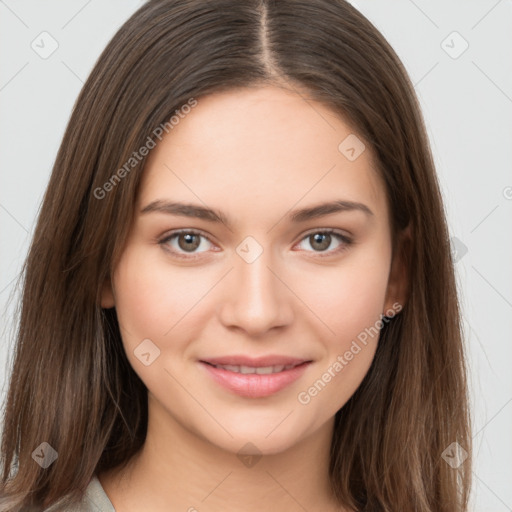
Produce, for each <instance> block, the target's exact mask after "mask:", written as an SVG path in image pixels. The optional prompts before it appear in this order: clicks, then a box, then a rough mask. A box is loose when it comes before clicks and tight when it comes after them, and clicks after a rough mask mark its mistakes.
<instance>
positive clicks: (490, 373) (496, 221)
mask: <svg viewBox="0 0 512 512" xmlns="http://www.w3.org/2000/svg"><path fill="white" fill-rule="evenodd" d="M352 3H353V4H354V5H355V6H356V7H357V8H358V9H359V10H360V11H361V12H363V14H365V15H366V16H367V17H368V18H369V19H370V20H371V21H372V22H373V23H374V24H375V25H376V26H377V27H378V28H379V29H380V30H381V31H382V32H383V34H384V35H385V36H386V37H387V39H388V40H389V42H390V43H391V45H392V46H393V47H394V48H395V50H396V52H397V53H398V55H399V56H400V58H401V59H402V61H403V62H404V64H405V66H406V68H407V70H408V71H409V73H410V76H411V78H412V81H413V83H414V84H415V88H416V91H417V94H418V96H419V98H420V101H421V104H422V108H423V112H424V116H425V119H426V122H427V126H428V130H429V136H430V140H431V144H432V149H433V152H434V156H435V160H436V165H437V170H438V173H439V177H440V181H441V185H442V189H443V194H444V199H445V205H446V210H447V215H448V220H449V225H450V230H451V235H452V237H455V238H456V239H457V240H456V241H455V238H453V240H454V247H456V248H457V249H458V257H459V258H460V260H459V261H458V263H457V274H458V281H459V285H460V297H461V302H462V307H463V311H464V324H465V327H466V329H467V346H468V352H469V358H470V365H471V388H472V389H471V394H472V402H473V416H474V443H475V446H474V456H475V469H474V474H473V477H474V490H473V503H472V507H471V510H475V511H478V512H487V511H488V512H502V511H510V510H512V486H511V485H510V484H511V482H512V479H511V476H512V428H511V427H512V403H511V401H512V372H511V371H510V365H511V362H512V337H511V332H512V286H511V285H512V265H511V262H512V241H511V236H510V235H511V233H512V231H511V224H512V123H511V119H512V30H511V28H512V1H511V0H501V1H496V0H479V1H476V0H469V1H468V0H465V1H460V0H459V1H452V2H446V1H441V0H436V1H427V0H414V1H413V0H396V1H393V2H383V1H380V2H375V1H371V0H354V1H353V2H352ZM141 4H142V2H141V1H139V0H110V1H108V2H106V1H100V0H88V1H87V0H68V1H66V2H64V1H60V2H59V1H56V0H46V1H44V2H41V1H37V0H25V1H22V0H0V63H1V64H0V109H1V117H0V151H1V160H0V163H1V167H0V168H1V179H0V236H1V245H0V311H1V312H2V316H1V322H2V324H1V329H0V333H1V335H2V338H1V346H0V385H1V386H2V388H1V389H2V394H1V395H0V399H1V402H2V403H3V402H4V400H5V392H6V376H7V374H8V372H9V366H8V364H9V362H10V360H9V356H10V354H11V353H12V352H11V350H12V337H11V331H12V325H11V318H12V312H13V307H14V304H15V300H16V295H15V294H14V293H13V291H14V288H13V284H14V280H15V278H16V276H17V275H18V273H19V270H20V267H21V264H22V261H23V258H24V257H25V255H26V251H27V249H28V244H29V241H30V238H31V235H32V232H33V229H34V223H35V219H36V215H37V211H38V208H39V206H40V202H41V199H42V196H43V193H44V189H45V187H46V184H47V181H48V178H49V173H50V170H51V168H52V165H53V162H54V159H55V156H56V152H57V149H58V147H59V144H60V140H61V138H62V135H63V132H64V129H65V126H66V123H67V121H68V119H69V115H70V112H71V108H72V106H73V103H74V101H75V99H76V97H77V95H78V92H79V90H80V88H81V87H82V84H83V82H84V80H85V78H86V77H87V75H88V74H89V72H90V70H91V68H92V66H93V65H94V63H95V61H96V59H97V57H98V56H99V54H100V52H101V51H102V49H103V48H104V46H105V45H106V43H107V42H108V41H109V40H110V38H111V37H112V36H113V34H114V33H115V31H116V30H117V29H118V28H119V27H120V26H121V25H122V23H123V22H124V21H125V20H126V19H127V18H128V17H129V16H130V15H131V13H132V12H134V11H135V10H136V9H137V8H138V7H139V6H140V5H141ZM44 31H46V32H48V33H49V34H50V35H51V38H53V39H55V41H56V42H57V43H58V48H57V49H56V50H55V52H54V53H53V54H52V55H50V56H49V57H48V58H46V59H43V58H41V57H40V56H39V55H38V53H36V51H34V50H33V49H32V47H31V44H33V45H34V46H36V45H38V47H39V48H40V49H39V51H40V52H42V51H43V45H44V49H46V50H48V49H51V43H52V41H51V39H50V38H49V36H44V35H43V36H40V34H41V33H42V32H44ZM454 31H456V32H458V33H459V34H460V36H461V37H459V36H458V35H453V32H454ZM42 38H46V39H44V41H42ZM462 38H463V39H462ZM464 40H465V41H467V43H468V44H469V47H468V49H467V50H466V51H465V52H464V53H462V54H461V55H458V53H460V51H461V50H462V49H463V48H464V45H465V43H464ZM33 41H34V43H32V42H33ZM443 41H444V42H443ZM36 47H37V46H36ZM449 53H451V55H450V54H449ZM454 57H457V58H454ZM465 248H467V253H464V251H465V250H466V249H465ZM10 296H11V298H12V300H11V302H10V303H9V302H8V299H9V297H10Z"/></svg>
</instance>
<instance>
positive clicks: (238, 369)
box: [215, 364, 295, 375]
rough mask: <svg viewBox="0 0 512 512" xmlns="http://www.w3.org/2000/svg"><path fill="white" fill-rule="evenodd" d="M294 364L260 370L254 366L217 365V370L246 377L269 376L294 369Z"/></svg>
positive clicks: (261, 367) (265, 367)
mask: <svg viewBox="0 0 512 512" xmlns="http://www.w3.org/2000/svg"><path fill="white" fill-rule="evenodd" d="M294 367H295V365H294V364H288V365H286V366H285V365H282V364H279V365H275V366H260V367H258V368H255V367H252V366H243V365H241V366H236V365H231V364H225V365H221V364H218V365H215V368H222V369H223V370H228V371H230V372H235V373H242V374H244V375H247V374H253V373H257V374H258V375H269V374H271V373H279V372H282V371H283V370H290V369H291V368H294Z"/></svg>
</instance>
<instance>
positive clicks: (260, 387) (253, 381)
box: [199, 358, 313, 398]
mask: <svg viewBox="0 0 512 512" xmlns="http://www.w3.org/2000/svg"><path fill="white" fill-rule="evenodd" d="M281 359H282V358H281ZM222 362H223V363H224V361H222ZM229 362H230V363H232V362H233V360H231V361H229ZM284 362H285V363H288V364H283V363H284ZM312 362H313V361H311V360H304V359H301V360H298V359H295V360H293V361H290V360H289V358H288V361H281V362H280V363H279V364H266V365H265V366H263V365H262V363H261V362H260V363H254V362H252V363H250V364H221V363H220V362H218V360H208V361H204V360H203V361H199V363H200V365H201V366H202V367H203V368H204V369H205V370H206V372H207V373H208V375H209V376H210V377H212V378H213V380H214V382H216V383H217V384H219V385H220V386H221V387H223V388H224V389H227V390H228V391H230V392H232V393H235V394H237V395H239V396H243V397H247V398H264V397H267V396H270V395H273V394H275V393H277V392H278V391H281V390H282V389H284V388H286V387H288V386H289V385H291V384H292V383H293V382H295V381H296V380H297V379H299V378H300V377H301V376H302V375H303V374H304V372H305V371H306V369H307V368H308V367H309V366H310V365H311V364H312Z"/></svg>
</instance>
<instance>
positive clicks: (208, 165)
mask: <svg viewBox="0 0 512 512" xmlns="http://www.w3.org/2000/svg"><path fill="white" fill-rule="evenodd" d="M347 137H349V139H347ZM355 137H356V135H355V134H354V131H353V130H352V129H351V128H350V126H348V125H347V124H346V123H345V122H344V121H343V120H342V119H340V118H339V116H336V115H335V114H334V113H333V112H331V111H330V110H329V109H328V108H326V107H325V106H323V105H321V104H319V103H316V102H312V101H309V102H306V101H304V99H303V98H302V97H301V96H299V95H298V94H296V93H294V92H290V91H285V90H282V89H279V88H273V87H265V88H260V89H243V90H238V91H235V92H233V91H230V92H228V93H222V94H215V95H211V96H207V97H204V98H200V99H199V100H198V104H197V106H196V107H195V108H193V109H192V110H191V112H190V113H188V114H187V115H186V116H183V118H182V119H180V121H179V123H178V124H177V125H175V126H174V128H173V129H172V130H171V131H170V132H169V133H168V134H167V135H166V136H165V137H164V138H163V139H162V141H161V142H160V143H159V144H158V145H157V146H156V148H154V149H152V150H151V153H150V155H149V158H148V160H147V163H146V166H145V169H144V174H143V177H142V183H141V188H140V193H139V197H138V200H137V204H136V213H135V218H134V222H133V226H132V230H131V233H130V236H129V238H128V241H127V244H126V246H125V248H124V252H123V254H122V257H121V259H120V261H119V264H118V265H117V267H116V269H115V272H114V274H113V276H112V280H111V282H112V287H110V286H108V287H106V288H105V291H104V294H103V300H102V306H103V307H112V306H115V308H116V311H117V316H118V320H119V324H120V328H121V333H122V338H123V344H124V348H125V350H126V354H127V357H128V359H129V361H130V363H131V365H132V366H133V368H134V370H135V371H136V372H137V374H138V375H139V376H140V378H141V379H142V381H143V382H144V383H145V384H146V386H147V388H148V392H149V404H150V418H151V415H152V414H157V413H158V415H159V417H160V418H166V419H167V420H169V422H170V424H173V425H177V426H180V427H183V428H185V429H186V431H188V432H191V433H192V434H194V435H196V436H199V437H201V438H202V439H203V440H207V441H209V442H210V443H212V444H214V445H217V446H219V447H222V448H224V449H227V450H230V451H233V452H236V451H237V450H239V449H240V447H241V446H243V445H244V444H245V443H246V442H249V441H250V442H252V443H253V444H254V445H255V446H257V447H258V449H259V450H260V451H261V452H262V453H267V454H269V453H277V452H279V451H281V450H285V449H287V448H290V447H291V446H293V445H295V444H297V443H299V442H301V441H302V440H304V439H306V438H307V437H308V436H311V435H313V434H314V433H315V431H317V430H318V429H320V428H321V427H323V426H325V425H326V424H328V422H330V421H332V420H333V418H334V415H335V413H336V412H337V411H338V410H339V409H340V408H341V407H343V405H344V404H345V403H346V402H347V401H348V399H349V398H350V397H351V396H352V394H353V393H354V392H355V390H356V389H357V388H358V386H359V385H360V383H361V381H362V379H363V377H364V376H365V374H366V373H367V371H368V370H369V367H370V365H371V362H372V359H373V357H374V354H375V350H376V347H377V340H378V335H375V332H376V328H378V327H381V326H382V322H380V320H381V318H382V315H384V314H387V315H388V316H392V313H393V310H394V311H397V310H396V309H394V308H396V302H397V301H399V300H400V296H399V293H398V291H399V289H400V287H399V284H400V283H399V282H398V280H397V279H395V277H394V275H395V273H394V272H393V266H392V260H391V231H390V219H389V212H388V208H387V202H386V195H385V188H384V184H383V182H382V180H381V178H380V177H379V175H378V173H377V171H376V168H375V162H374V160H373V156H372V153H371V148H370V147H369V146H368V145H366V148H365V149H362V148H363V147H362V146H360V144H361V139H356V138H355ZM345 139H347V140H345ZM343 141H345V142H343ZM340 144H341V146H340ZM351 147H352V148H354V150H353V151H351V150H350V148H351ZM121 186H122V185H121ZM178 203H179V204H178ZM326 203H329V204H331V206H325V207H323V208H318V207H319V206H320V205H324V204H326ZM180 205H181V206H180ZM183 205H185V206H183ZM332 205H337V206H336V207H333V206H332ZM393 304H395V306H393ZM390 313H391V314H390ZM369 333H372V334H369ZM214 365H217V367H215V366H214ZM283 365H285V368H283ZM291 366H293V367H291ZM246 372H249V373H246ZM254 372H256V373H254ZM269 372H270V373H269ZM292 412H293V413H292ZM270 433H271V435H270Z"/></svg>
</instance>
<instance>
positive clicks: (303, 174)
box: [1, 0, 471, 512]
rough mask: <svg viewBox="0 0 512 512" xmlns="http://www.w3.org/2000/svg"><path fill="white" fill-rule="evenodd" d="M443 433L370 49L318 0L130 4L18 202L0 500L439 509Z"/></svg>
mask: <svg viewBox="0 0 512 512" xmlns="http://www.w3.org/2000/svg"><path fill="white" fill-rule="evenodd" d="M469 425H470V423H469V413H468V402H467V390H466V367H465V354H464V347H463V344H462V336H461V327H460V320H459V310H458V302H457V293H456V286H455V279H454V270H453V262H452V258H451V253H450V244H449V236H448V230H447V227H446V220H445V216H444V210H443V205H442V201H441V196H440V192H439V186H438V183H437V178H436V174H435V169H434V164H433V160H432V156H431V153H430V148H429V144H428V139H427V136H426V133H425V128H424V124H423V119H422V116H421V112H420V109H419V105H418V102H417V99H416V96H415V94H414V89H413V87H412V85H411V83H410V81H409V79H408V77H407V73H406V71H405V69H404V68H403V66H402V64H401V62H400V60H399V59H398V57H397V56H396V54H395V53H394V51H393V50H392V49H391V47H390V46H389V44H388V43H387V42H386V41H385V39H384V38H383V36H382V35H381V34H380V33H379V32H378V31H377V29H376V28H375V27H374V26H373V25H372V24H371V23H370V22H369V21H368V20H366V19H365V18H364V17H363V16H362V15H361V14H360V13H359V12H358V11H357V10H355V9H354V8H353V7H352V6H350V4H348V3H346V2H344V1H341V0H337V1H327V0H315V1H310V0H308V1H302V0H295V1H291V0H282V1H279V2H272V1H257V0H254V1H247V2H236V1H234V0H220V1H216V2H204V1H197V0H194V1H192V0H189V1H182V2H177V1H176V0H151V1H149V2H148V3H147V4H146V5H144V6H143V7H142V8H141V9H140V10H139V11H137V12H136V13H135V14H134V15H133V16H132V17H131V18H130V19H129V20H128V21H127V22H126V23H125V24H124V25H123V26H122V27H121V29H120V30H119V32H118V33H117V34H116V35H115V36H114V38H113V39H112V41H111V42H110V43H109V45H108V46H107V48H106V49H105V51H104V52H103V54H102V55H101V57H100V59H99V60H98V62H97V64H96V66H95V67H94V69H93V71H92V73H91V75H90V77H89V78H88V80H87V82H86V84H85V85H84V88H83V90H82V92H81V94H80V96H79V98H78V100H77V102H76V105H75V107H74V110H73V113H72V116H71V119H70V122H69V125H68V127H67V130H66V133H65V135H64V138H63V141H62V145H61V148H60V150H59V153H58V155H57V159H56V162H55V166H54V169H53V173H52V176H51V179H50V183H49V185H48V189H47V193H46V196H45V199H44V202H43V206H42V209H41V213H40V217H39V221H38V225H37V229H36V232H35V235H34V240H33V243H32V246H31V249H30V253H29V255H28V259H27V262H26V267H25V276H24V291H23V298H22V309H21V318H20V326H19V333H18V339H17V352H16V357H15V360H14V367H13V373H12V377H11V381H10V387H9V393H8V400H7V406H6V412H5V417H4V432H3V439H2V452H3V454H4V459H3V464H4V465H3V475H2V485H3V491H2V495H3V497H2V501H1V510H25V509H26V508H27V507H32V508H34V507H35V508H36V509H42V508H46V509H48V510H61V509H62V507H64V510H95V509H97V508H99V509H101V510H114V509H115V510H116V511H117V512H124V511H129V510H151V511H159V510H189V511H193V510H200V511H207V510H211V511H213V510H224V511H229V510H245V511H251V510H260V509H270V510H272V509H276V510H278V509H283V510H289V511H295V510H320V509H321V510H328V511H331V510H332V511H335V510H336V511H349V510H350V511H352V510H356V511H359V510H364V511H380V510H382V511H391V510H415V511H421V512H427V511H429V512H433V511H436V512H440V511H450V512H453V511H465V510H467V502H468V496H469V489H470V475H471V457H470V456H469V454H470V453H471V434H470V427H469ZM466 457H467V458H466ZM94 507H96V508H94Z"/></svg>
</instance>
